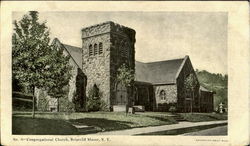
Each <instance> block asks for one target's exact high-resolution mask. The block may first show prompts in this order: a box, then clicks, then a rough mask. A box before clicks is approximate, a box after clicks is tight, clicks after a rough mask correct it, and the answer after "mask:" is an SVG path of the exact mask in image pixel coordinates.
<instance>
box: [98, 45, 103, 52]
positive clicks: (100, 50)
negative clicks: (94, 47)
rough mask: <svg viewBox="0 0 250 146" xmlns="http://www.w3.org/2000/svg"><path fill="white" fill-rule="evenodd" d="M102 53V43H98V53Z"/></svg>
mask: <svg viewBox="0 0 250 146" xmlns="http://www.w3.org/2000/svg"><path fill="white" fill-rule="evenodd" d="M102 53H103V46H102V43H99V54H102Z"/></svg>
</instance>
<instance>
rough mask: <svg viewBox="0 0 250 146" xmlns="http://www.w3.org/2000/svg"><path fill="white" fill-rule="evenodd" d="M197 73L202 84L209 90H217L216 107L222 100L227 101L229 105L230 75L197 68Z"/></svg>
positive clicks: (215, 96)
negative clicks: (228, 88)
mask: <svg viewBox="0 0 250 146" xmlns="http://www.w3.org/2000/svg"><path fill="white" fill-rule="evenodd" d="M196 74H197V77H198V80H199V82H200V84H201V86H203V87H205V88H207V89H208V90H211V91H214V92H216V94H215V95H214V108H216V107H217V106H218V104H219V103H221V102H222V103H225V105H226V107H227V83H228V76H227V75H222V74H215V73H210V72H208V71H205V70H203V71H199V70H196Z"/></svg>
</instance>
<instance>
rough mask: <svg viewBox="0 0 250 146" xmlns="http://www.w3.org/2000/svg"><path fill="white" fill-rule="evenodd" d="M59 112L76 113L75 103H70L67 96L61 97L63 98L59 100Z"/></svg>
mask: <svg viewBox="0 0 250 146" xmlns="http://www.w3.org/2000/svg"><path fill="white" fill-rule="evenodd" d="M59 111H60V112H74V111H75V105H74V103H72V102H70V101H69V99H68V98H67V96H66V97H61V98H59Z"/></svg>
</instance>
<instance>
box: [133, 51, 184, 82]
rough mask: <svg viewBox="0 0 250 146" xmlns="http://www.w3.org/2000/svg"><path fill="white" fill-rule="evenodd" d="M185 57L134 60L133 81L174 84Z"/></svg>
mask: <svg viewBox="0 0 250 146" xmlns="http://www.w3.org/2000/svg"><path fill="white" fill-rule="evenodd" d="M186 58H187V56H186V57H185V58H180V59H173V60H165V61H159V62H149V63H143V62H139V61H136V62H135V81H140V82H148V83H152V84H174V83H176V78H177V77H178V75H179V72H180V70H181V69H182V67H183V65H184V62H185V60H186Z"/></svg>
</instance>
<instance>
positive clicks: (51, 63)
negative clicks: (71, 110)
mask: <svg viewBox="0 0 250 146" xmlns="http://www.w3.org/2000/svg"><path fill="white" fill-rule="evenodd" d="M49 34H50V32H49V29H48V27H47V26H46V22H42V23H40V22H39V21H38V12H36V11H30V12H29V14H26V15H24V16H23V18H22V19H21V20H20V21H18V22H17V21H14V32H13V35H12V59H13V60H12V61H13V62H12V63H13V66H12V67H13V68H12V70H13V77H14V78H15V79H17V80H18V81H20V82H21V83H22V84H23V85H25V86H26V87H30V88H31V89H32V94H33V109H32V117H33V118H34V117H35V95H34V92H35V87H36V88H39V89H45V90H49V93H50V94H51V95H53V96H55V97H59V96H60V94H59V93H60V92H61V91H62V89H63V88H62V86H64V85H66V84H67V83H68V81H69V78H70V75H69V72H70V67H69V65H68V61H69V57H68V56H64V55H63V53H62V50H61V49H57V48H56V47H54V46H52V45H50V37H49Z"/></svg>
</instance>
